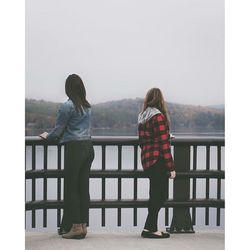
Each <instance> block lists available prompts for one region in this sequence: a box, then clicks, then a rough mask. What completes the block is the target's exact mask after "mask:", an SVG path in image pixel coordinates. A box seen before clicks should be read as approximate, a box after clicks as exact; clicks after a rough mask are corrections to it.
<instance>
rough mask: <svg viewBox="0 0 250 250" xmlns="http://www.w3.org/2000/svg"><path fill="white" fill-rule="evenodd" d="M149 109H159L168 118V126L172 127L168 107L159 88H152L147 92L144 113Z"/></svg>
mask: <svg viewBox="0 0 250 250" xmlns="http://www.w3.org/2000/svg"><path fill="white" fill-rule="evenodd" d="M148 107H152V108H157V109H159V111H161V113H162V114H163V115H164V116H165V117H166V118H167V122H168V125H169V126H170V117H169V112H168V107H167V104H166V103H165V101H164V98H163V94H162V92H161V90H160V89H159V88H152V89H150V90H149V91H148V92H147V94H146V97H145V99H144V103H143V108H142V112H144V111H145V110H146V109H147V108H148Z"/></svg>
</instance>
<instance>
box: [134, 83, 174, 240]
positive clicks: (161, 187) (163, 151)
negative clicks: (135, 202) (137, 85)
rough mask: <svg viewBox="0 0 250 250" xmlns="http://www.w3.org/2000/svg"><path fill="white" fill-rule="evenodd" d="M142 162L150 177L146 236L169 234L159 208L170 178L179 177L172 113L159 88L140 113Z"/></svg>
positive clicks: (142, 234)
mask: <svg viewBox="0 0 250 250" xmlns="http://www.w3.org/2000/svg"><path fill="white" fill-rule="evenodd" d="M138 131H139V145H140V147H141V162H142V166H143V169H144V171H145V172H146V173H147V176H148V177H149V179H150V191H149V204H148V216H147V220H146V223H145V226H144V229H143V231H142V233H141V236H142V237H145V238H169V237H170V235H169V234H168V233H166V232H160V231H158V229H157V220H158V212H159V210H160V208H161V206H162V205H163V203H164V201H165V199H166V190H167V178H168V177H170V178H171V179H173V178H175V175H176V173H175V167H174V162H173V158H172V155H171V146H170V142H169V139H170V134H169V115H168V112H167V107H166V104H165V101H164V98H163V95H162V93H161V90H160V89H158V88H152V89H150V90H149V91H148V93H147V95H146V97H145V100H144V105H143V110H142V112H141V113H140V114H139V116H138Z"/></svg>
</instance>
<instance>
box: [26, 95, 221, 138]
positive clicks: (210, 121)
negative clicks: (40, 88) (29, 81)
mask: <svg viewBox="0 0 250 250" xmlns="http://www.w3.org/2000/svg"><path fill="white" fill-rule="evenodd" d="M142 105H143V99H142V98H136V99H124V100H119V101H109V102H105V103H99V104H95V105H92V127H93V128H94V129H119V128H120V129H123V128H131V127H135V126H137V117H138V113H139V112H140V111H141V108H142ZM59 106H60V103H54V102H48V101H43V100H33V99H26V100H25V128H26V134H27V135H32V131H34V130H49V129H51V128H52V127H53V126H54V125H55V120H56V113H57V111H58V109H59ZM168 108H169V113H170V117H171V130H172V131H181V132H186V131H204V132H206V131H210V132H213V131H214V132H217V131H220V132H224V129H225V115H224V109H223V108H220V109H218V108H211V107H203V106H194V105H182V104H176V103H168Z"/></svg>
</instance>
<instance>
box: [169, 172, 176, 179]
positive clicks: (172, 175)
mask: <svg viewBox="0 0 250 250" xmlns="http://www.w3.org/2000/svg"><path fill="white" fill-rule="evenodd" d="M175 177H176V172H175V171H171V172H170V177H169V178H170V179H174V178H175Z"/></svg>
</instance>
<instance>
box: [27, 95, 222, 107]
mask: <svg viewBox="0 0 250 250" xmlns="http://www.w3.org/2000/svg"><path fill="white" fill-rule="evenodd" d="M25 99H28V100H36V101H45V102H52V103H63V102H64V101H66V100H67V99H68V97H67V96H65V99H64V100H62V101H55V100H47V99H43V98H40V99H39V98H32V97H31V98H29V97H25ZM87 99H88V98H87ZM135 99H144V97H138V96H137V97H135V98H131V97H127V98H126V97H125V98H121V99H117V100H107V101H103V102H97V103H94V102H92V103H91V104H92V105H96V104H103V103H106V102H114V101H122V100H135ZM167 102H168V103H172V104H180V105H190V106H204V107H209V106H212V107H213V106H222V105H223V106H224V105H225V104H224V103H216V104H208V105H199V104H187V103H180V102H172V101H171V100H168V101H167Z"/></svg>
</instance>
